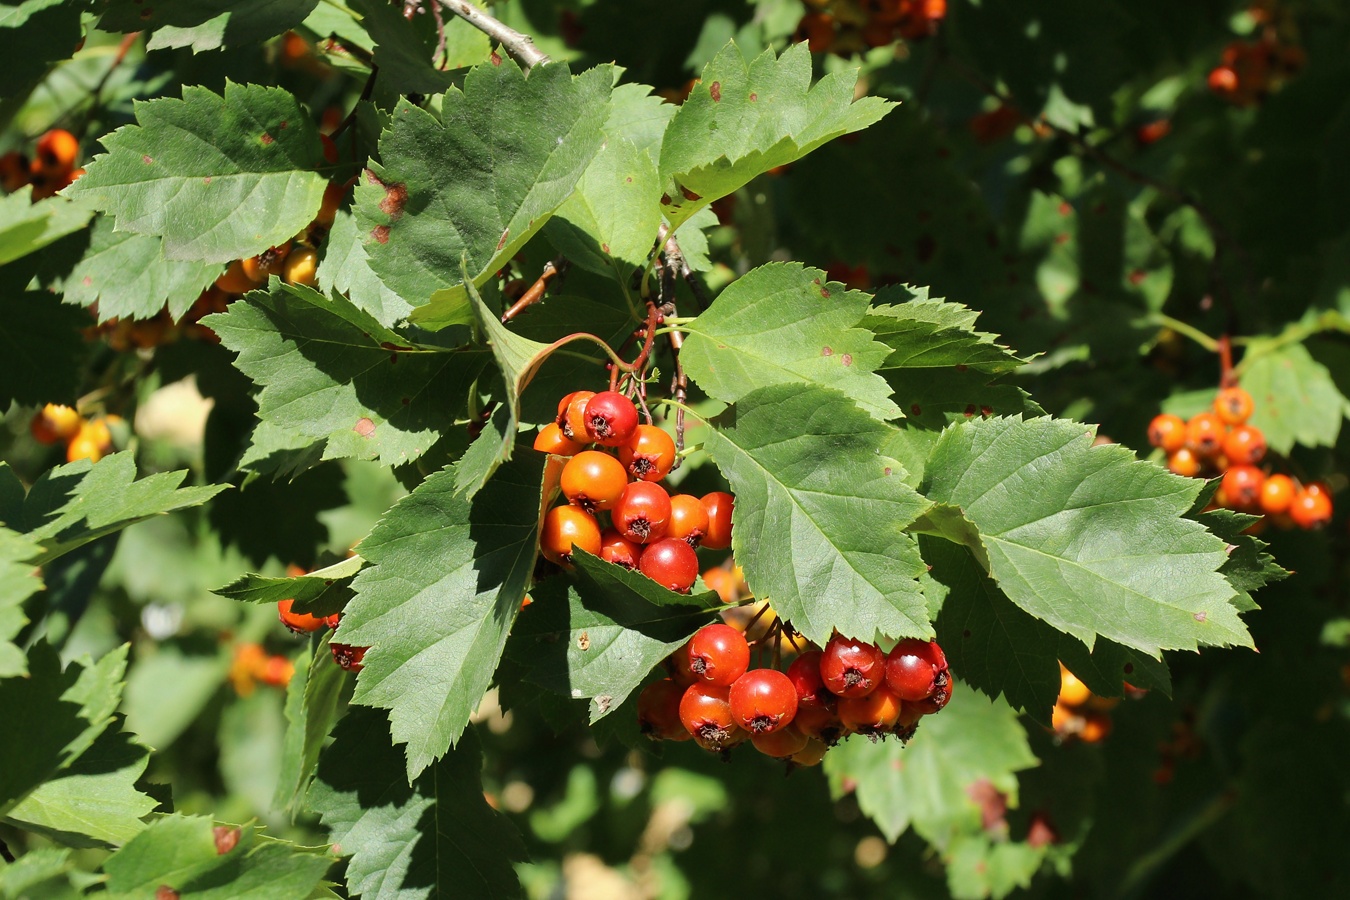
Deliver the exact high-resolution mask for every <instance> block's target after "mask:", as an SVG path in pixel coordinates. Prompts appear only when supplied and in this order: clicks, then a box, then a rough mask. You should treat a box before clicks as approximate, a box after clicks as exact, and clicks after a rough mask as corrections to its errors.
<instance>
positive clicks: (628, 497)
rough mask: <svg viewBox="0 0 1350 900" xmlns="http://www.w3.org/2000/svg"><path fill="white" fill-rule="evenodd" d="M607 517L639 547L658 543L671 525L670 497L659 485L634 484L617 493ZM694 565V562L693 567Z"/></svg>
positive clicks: (639, 482)
mask: <svg viewBox="0 0 1350 900" xmlns="http://www.w3.org/2000/svg"><path fill="white" fill-rule="evenodd" d="M611 458H612V457H611ZM615 464H616V465H618V463H617V462H616V463H615ZM565 471H566V470H564V472H565ZM620 471H622V466H620ZM610 518H611V519H612V520H613V522H614V527H615V528H616V529H618V531H619V533H620V534H622V535H623V536H624V537H626V538H628V539H629V540H630V541H636V542H637V543H639V544H650V543H652V542H654V541H659V540H660V539H661V538H663V537H665V536H666V528H667V527H668V526H669V525H670V495H669V494H667V493H666V489H665V488H663V487H661V485H659V484H652V483H651V482H647V481H634V482H632V483H631V484H628V485H627V486H625V487H624V489H623V491H622V493H620V494H619V496H618V499H617V500H616V501H615V502H614V504H613V507H612V509H611V510H610ZM695 559H697V557H695ZM697 565H698V564H697V562H695V568H697ZM690 584H693V582H692V581H691V582H690Z"/></svg>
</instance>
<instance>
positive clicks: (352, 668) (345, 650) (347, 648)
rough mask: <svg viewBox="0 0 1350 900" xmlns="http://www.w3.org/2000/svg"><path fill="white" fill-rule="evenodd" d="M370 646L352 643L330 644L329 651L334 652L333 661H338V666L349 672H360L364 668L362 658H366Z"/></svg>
mask: <svg viewBox="0 0 1350 900" xmlns="http://www.w3.org/2000/svg"><path fill="white" fill-rule="evenodd" d="M369 649H370V648H369V647H356V646H353V645H352V644H336V643H334V644H329V645H328V651H329V652H330V653H332V654H333V662H335V663H337V665H338V668H340V669H344V670H346V671H348V672H360V671H361V669H362V662H361V661H362V660H363V659H365V656H366V651H367V650H369Z"/></svg>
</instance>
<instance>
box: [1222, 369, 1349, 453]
mask: <svg viewBox="0 0 1350 900" xmlns="http://www.w3.org/2000/svg"><path fill="white" fill-rule="evenodd" d="M1239 384H1240V385H1241V386H1242V387H1243V388H1244V389H1245V390H1246V391H1247V392H1248V393H1249V394H1251V395H1252V399H1253V400H1255V401H1256V409H1255V411H1254V412H1253V413H1252V417H1251V420H1250V422H1249V423H1248V424H1250V425H1255V426H1256V427H1257V428H1260V429H1261V431H1262V433H1264V434H1265V436H1266V443H1267V444H1269V445H1270V448H1271V449H1272V450H1275V451H1276V452H1278V453H1288V452H1289V451H1290V450H1291V449H1293V447H1294V445H1295V444H1302V445H1304V446H1305V447H1332V446H1335V444H1336V437H1337V435H1339V434H1340V433H1341V420H1342V419H1343V418H1344V417H1345V416H1346V415H1350V401H1347V400H1346V398H1345V397H1344V396H1342V395H1341V392H1340V391H1339V390H1337V388H1336V382H1335V381H1334V380H1332V377H1331V373H1330V372H1329V371H1328V370H1327V367H1326V366H1324V365H1322V364H1321V363H1319V362H1317V360H1315V359H1313V358H1312V354H1310V353H1309V352H1308V350H1307V348H1306V347H1304V346H1303V345H1302V344H1288V345H1286V346H1283V347H1280V348H1278V349H1270V348H1268V347H1263V346H1262V345H1261V344H1259V343H1254V344H1252V345H1251V346H1250V347H1249V348H1248V349H1247V361H1244V362H1243V365H1242V377H1241V378H1240V380H1239Z"/></svg>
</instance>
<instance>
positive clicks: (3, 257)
mask: <svg viewBox="0 0 1350 900" xmlns="http://www.w3.org/2000/svg"><path fill="white" fill-rule="evenodd" d="M3 33H4V32H3V25H0V34H3ZM32 194H33V189H32V188H31V187H28V186H24V187H22V188H20V189H19V190H17V191H15V192H14V193H12V194H8V195H5V196H0V266H2V265H4V264H5V263H9V262H13V261H14V260H16V259H19V258H20V257H23V256H27V255H28V254H30V253H35V252H37V251H38V250H41V249H42V248H43V247H46V246H47V245H48V244H51V243H53V242H54V241H57V240H59V239H60V238H63V237H65V236H66V235H68V234H74V233H75V232H77V231H79V230H80V229H81V228H83V227H84V226H86V225H88V224H89V220H90V219H91V218H92V217H93V215H94V210H93V208H92V207H90V205H89V204H88V203H77V202H75V201H73V200H69V199H67V198H65V197H49V198H47V199H45V200H40V201H38V202H37V203H34V202H32Z"/></svg>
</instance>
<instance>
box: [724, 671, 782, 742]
mask: <svg viewBox="0 0 1350 900" xmlns="http://www.w3.org/2000/svg"><path fill="white" fill-rule="evenodd" d="M730 701H731V715H732V717H733V718H734V719H735V722H736V724H737V725H739V726H741V727H742V728H744V729H745V730H746V731H748V732H750V733H751V734H752V735H755V734H765V733H767V732H770V731H777V730H778V729H779V728H783V727H785V726H787V724H788V723H790V722H791V721H792V717H793V716H795V715H797V689H796V688H794V687H793V686H792V682H791V681H789V680H788V677H787V676H786V675H784V674H783V673H782V672H780V671H778V670H777V669H751V670H750V671H749V672H746V673H745V674H744V675H742V676H741V677H740V678H737V679H736V682H735V684H733V685H732V686H731V694H730Z"/></svg>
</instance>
